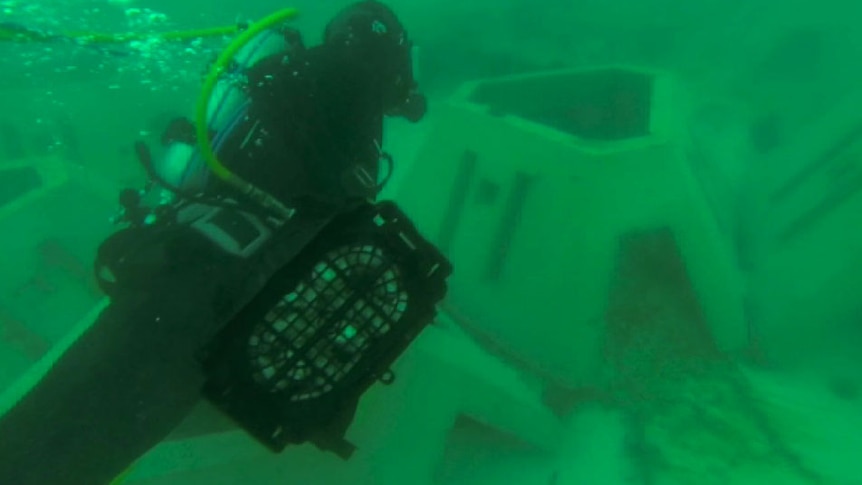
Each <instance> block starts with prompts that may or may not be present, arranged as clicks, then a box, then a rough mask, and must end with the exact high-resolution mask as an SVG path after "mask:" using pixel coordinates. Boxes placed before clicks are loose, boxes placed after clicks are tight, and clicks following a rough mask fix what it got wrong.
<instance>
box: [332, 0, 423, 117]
mask: <svg viewBox="0 0 862 485" xmlns="http://www.w3.org/2000/svg"><path fill="white" fill-rule="evenodd" d="M323 43H324V44H325V45H330V46H337V47H341V48H344V49H347V50H348V51H349V52H350V55H351V56H355V57H356V58H358V59H363V61H364V62H367V63H368V64H369V66H370V67H371V68H372V69H374V70H375V71H376V72H377V74H378V75H379V79H380V82H382V83H384V103H385V106H384V108H385V109H386V111H387V113H388V114H392V115H401V116H405V117H406V118H408V119H411V120H413V121H416V120H418V119H419V118H421V117H422V115H423V114H424V108H425V103H424V97H422V95H420V94H419V93H417V92H416V81H415V80H414V78H413V56H412V49H413V44H412V43H411V42H410V39H409V38H408V36H407V31H406V29H404V26H403V25H402V24H401V21H400V20H399V19H398V17H397V16H396V15H395V13H394V12H393V11H392V9H390V8H389V7H387V6H386V5H384V4H382V3H380V2H378V1H376V0H363V1H360V2H357V3H354V4H352V5H350V6H348V7H346V8H344V9H343V10H342V11H341V12H339V13H338V15H336V16H335V18H333V19H332V20H331V21H330V22H329V24H328V25H327V26H326V30H325V31H324V38H323ZM419 111H421V113H420V112H419Z"/></svg>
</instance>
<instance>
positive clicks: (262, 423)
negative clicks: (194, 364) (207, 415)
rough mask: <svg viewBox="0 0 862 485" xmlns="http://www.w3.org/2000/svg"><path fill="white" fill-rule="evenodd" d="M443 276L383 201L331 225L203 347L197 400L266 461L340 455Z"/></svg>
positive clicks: (436, 260)
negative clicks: (268, 454) (289, 450)
mask: <svg viewBox="0 0 862 485" xmlns="http://www.w3.org/2000/svg"><path fill="white" fill-rule="evenodd" d="M451 272H452V266H451V264H450V263H449V261H448V260H447V259H446V257H445V256H443V254H442V253H441V252H440V251H439V250H438V249H437V248H436V247H434V246H433V245H432V244H431V243H429V242H428V241H427V240H425V239H424V238H423V237H422V236H421V235H420V234H419V232H418V231H417V229H416V227H415V226H414V225H413V223H412V222H411V221H410V220H409V218H408V217H407V216H406V215H405V214H404V213H403V212H401V210H400V209H399V208H398V207H397V206H396V205H395V204H394V203H392V202H381V203H377V204H365V205H363V206H361V207H359V208H358V209H356V210H354V211H351V212H349V213H347V214H343V215H341V216H338V217H336V218H335V219H333V220H332V221H331V222H330V223H329V224H328V225H327V226H326V227H324V228H323V230H322V231H321V232H320V233H319V234H318V236H317V237H316V238H315V239H314V240H313V241H312V242H311V243H310V244H308V245H307V246H306V247H305V248H304V249H303V251H302V252H301V253H300V254H299V255H298V256H297V257H296V258H294V259H293V260H292V261H291V262H290V263H288V264H287V265H286V266H285V267H284V268H282V269H281V270H280V271H278V272H277V273H276V274H275V275H274V276H273V278H272V279H270V281H269V282H268V283H267V285H266V287H265V288H264V289H263V290H262V291H261V292H260V293H259V294H258V295H257V296H256V297H255V298H254V299H253V300H252V301H251V302H250V303H249V304H248V305H247V306H246V307H245V308H244V309H243V310H242V311H241V312H240V313H239V314H238V315H237V316H236V317H235V318H234V319H233V320H232V321H231V322H230V323H229V324H228V325H227V326H226V327H225V328H224V329H223V330H222V331H221V332H220V333H219V334H218V335H217V336H216V337H215V338H214V339H213V341H212V342H211V344H210V345H209V346H208V347H207V348H205V349H204V351H203V352H202V354H201V360H202V363H203V366H204V369H205V372H206V374H207V382H206V383H205V386H204V396H205V397H206V398H207V399H208V400H209V401H210V402H212V403H213V404H214V405H215V406H216V407H218V408H219V409H220V410H221V411H222V412H224V413H225V414H227V415H228V416H230V417H231V418H232V419H233V420H234V421H235V422H237V423H238V424H239V425H240V426H241V427H242V428H244V429H245V430H246V431H247V432H249V433H250V434H251V435H252V436H254V437H255V438H256V439H257V440H258V441H260V442H262V443H263V444H264V445H266V446H267V447H268V448H270V449H271V450H273V451H275V452H280V451H282V450H283V449H284V448H285V447H286V446H287V445H288V444H290V443H303V442H306V441H311V442H313V443H315V444H316V445H318V446H319V447H321V448H323V449H328V450H330V451H334V452H336V453H338V454H339V455H341V456H342V457H343V458H347V457H349V455H350V453H351V452H352V450H353V448H352V445H350V444H349V443H347V442H346V441H344V439H343V435H344V433H345V431H346V429H347V426H348V425H349V424H350V421H352V418H353V414H354V412H355V408H356V405H357V403H358V400H359V398H360V396H361V395H362V394H363V393H364V392H365V391H366V390H367V389H368V387H370V386H371V385H372V384H373V383H374V382H375V381H381V382H384V383H388V382H391V380H392V379H393V378H394V377H393V374H392V372H391V371H390V367H391V365H392V364H393V362H394V361H395V360H396V359H397V358H398V357H399V356H400V355H401V354H402V353H403V352H404V350H405V349H406V348H407V346H408V345H409V344H410V343H411V342H412V341H413V339H414V338H415V337H416V336H417V335H418V334H419V333H420V332H421V331H422V329H423V328H424V327H425V326H427V325H428V324H430V323H431V322H432V320H433V319H434V317H435V315H436V312H437V310H436V305H437V303H439V302H440V300H442V299H443V297H444V296H445V294H446V290H447V285H446V279H447V278H448V276H449V275H450V274H451Z"/></svg>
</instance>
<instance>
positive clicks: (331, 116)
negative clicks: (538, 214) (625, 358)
mask: <svg viewBox="0 0 862 485" xmlns="http://www.w3.org/2000/svg"><path fill="white" fill-rule="evenodd" d="M281 27H282V26H280V25H279V26H273V28H268V29H266V30H265V31H264V30H261V33H260V35H257V36H255V37H254V38H253V39H251V40H250V41H249V42H247V44H246V45H245V46H244V47H243V49H242V50H240V51H238V53H237V54H236V55H235V56H234V59H233V61H234V62H232V64H231V65H230V66H229V67H230V68H229V69H226V70H225V72H221V73H219V84H218V85H217V86H216V88H215V89H214V90H213V92H212V96H211V97H209V98H208V99H210V100H214V101H215V102H213V103H209V105H206V106H207V110H206V119H205V123H204V124H203V128H202V125H201V124H200V122H199V121H200V120H198V124H197V125H196V124H195V122H193V121H192V120H185V119H177V120H175V121H174V122H172V123H170V126H169V127H168V129H167V130H166V131H165V133H164V135H163V137H162V142H163V143H164V144H165V148H166V149H165V153H164V157H162V158H161V159H160V162H156V161H155V158H154V157H153V156H152V155H151V154H150V151H149V148H148V147H146V146H145V145H144V144H143V143H139V144H138V145H137V153H138V155H139V157H140V159H141V162H142V163H143V165H144V167H145V168H146V169H147V171H148V173H149V175H150V179H151V181H150V183H149V184H148V186H147V189H146V190H142V191H134V190H126V191H123V192H122V193H121V196H120V203H121V205H122V206H123V208H124V210H123V212H122V215H123V217H122V218H121V222H123V223H124V225H126V226H127V227H124V228H123V229H121V230H119V231H117V232H116V233H114V234H113V235H111V236H110V237H108V238H107V239H106V240H105V241H104V242H103V243H102V245H101V246H100V248H99V250H98V254H97V258H96V262H95V270H96V276H97V280H98V282H99V283H100V285H101V287H102V289H103V290H104V291H105V293H106V294H107V295H108V297H109V298H110V303H109V304H108V306H107V307H106V308H105V309H104V310H103V311H102V313H101V314H100V315H99V317H98V318H97V319H96V320H95V322H94V323H93V325H92V326H91V327H90V328H89V329H88V330H87V331H86V332H85V333H83V334H82V335H81V337H79V338H78V339H77V340H76V341H75V342H74V344H72V345H71V346H70V347H69V348H68V350H66V352H65V353H64V354H63V355H62V356H61V357H59V359H58V360H57V361H56V362H55V363H54V364H53V366H52V367H51V368H50V370H48V371H47V373H46V374H45V375H44V377H43V378H42V379H41V380H39V382H38V383H37V384H35V385H34V386H33V387H32V388H31V389H30V390H29V392H28V393H26V394H25V395H24V396H23V397H21V398H20V400H18V402H17V403H16V404H15V405H14V406H12V408H11V409H10V410H9V411H8V412H7V413H6V414H4V415H3V416H2V417H0V483H10V484H12V483H14V484H16V485H44V484H51V485H67V484H68V485H84V484H86V485H102V484H107V483H110V482H111V481H112V480H113V479H114V478H115V477H117V476H118V475H120V474H121V473H123V472H124V471H125V470H127V469H129V467H130V466H132V465H133V463H134V462H135V461H136V460H137V459H138V458H139V457H141V456H142V455H144V454H145V453H146V452H147V451H148V450H149V449H151V448H152V447H153V446H155V445H157V444H158V443H159V442H160V441H162V440H163V439H165V438H166V437H167V436H168V435H169V434H170V433H171V431H172V430H173V429H174V428H176V427H177V426H178V425H179V424H180V423H181V422H182V421H183V420H184V419H185V418H186V417H187V416H188V415H189V413H190V412H191V411H192V410H193V408H195V406H197V405H198V404H199V403H200V402H201V401H202V400H207V401H209V402H210V403H211V404H212V405H214V406H215V407H216V408H217V409H219V410H220V411H222V412H223V413H224V414H225V415H227V416H228V417H229V418H231V419H232V420H233V421H234V422H235V423H236V424H237V425H238V426H239V427H240V428H242V429H244V430H245V431H247V432H248V433H249V434H250V435H251V436H253V437H254V438H255V439H256V440H257V441H259V442H260V443H262V444H263V445H264V446H266V447H268V448H269V449H271V450H273V451H275V452H278V451H281V450H282V449H283V448H285V446H287V445H288V444H292V443H303V442H311V443H313V444H315V445H316V446H318V447H319V448H321V449H324V450H328V451H331V452H333V453H335V454H337V455H339V456H341V457H342V458H345V459H346V458H348V457H349V456H350V454H351V452H352V451H353V445H352V444H350V443H348V442H347V441H345V440H344V433H345V431H346V429H347V427H348V426H349V424H350V422H351V421H352V418H353V413H354V412H355V410H356V405H357V403H358V400H359V398H360V396H361V394H362V393H363V392H364V391H365V390H366V389H367V388H368V387H369V386H370V385H372V384H374V383H375V382H382V383H388V382H391V380H392V379H393V378H394V377H393V376H394V375H393V373H392V372H391V371H390V366H391V365H392V363H393V362H394V361H395V359H397V357H398V356H399V355H400V354H401V353H402V352H403V351H404V350H405V349H406V347H407V346H408V345H409V343H410V342H411V341H412V339H413V338H415V337H416V336H417V335H418V333H419V332H420V331H421V329H422V328H423V327H424V326H425V325H427V324H429V323H431V321H432V320H433V318H434V315H435V314H436V304H437V303H438V302H439V301H440V300H441V299H442V298H443V297H444V295H445V292H446V278H447V277H448V276H449V274H450V273H451V270H452V269H451V265H450V264H449V262H448V261H447V260H446V258H445V257H444V256H443V255H442V254H440V252H439V251H437V249H436V248H435V247H434V246H433V245H432V244H430V243H429V242H427V241H426V240H424V239H423V238H422V236H421V235H420V234H419V233H418V231H417V230H416V228H415V227H414V226H413V224H412V223H411V222H410V220H409V218H408V217H407V216H406V215H404V214H403V213H401V212H400V210H399V209H398V208H397V206H396V205H395V204H394V203H391V202H385V201H384V202H377V201H376V197H377V195H378V193H379V191H380V189H381V186H382V182H379V181H378V180H381V179H382V180H383V181H384V182H385V180H386V179H387V178H388V175H389V172H391V170H392V165H393V163H392V158H391V157H389V156H388V155H387V154H385V153H384V152H383V149H382V146H383V121H384V117H386V116H403V117H406V118H408V119H410V120H413V121H418V120H419V119H421V118H422V116H423V115H424V112H425V100H424V98H423V97H422V95H421V94H420V93H419V92H418V91H417V86H416V82H415V80H414V79H413V69H412V60H411V44H410V41H409V39H408V37H407V33H406V31H405V29H404V27H403V26H402V25H401V23H400V21H399V19H398V18H397V17H396V15H395V14H394V13H393V12H392V11H391V10H390V9H389V8H388V7H387V6H385V5H383V4H382V3H379V2H376V1H373V0H365V1H360V2H358V3H355V4H353V5H351V6H348V7H347V8H345V9H344V10H342V11H341V12H340V13H339V14H338V15H336V16H335V17H334V18H333V19H332V21H331V22H330V23H329V24H328V25H327V27H326V30H325V34H324V39H323V42H322V43H321V44H320V45H317V46H313V47H305V45H304V43H303V42H302V39H301V36H299V35H298V33H297V32H296V31H295V30H293V29H290V28H281ZM205 92H206V91H205ZM201 133H204V134H205V135H206V137H205V138H207V139H206V140H201V139H200V137H199V136H197V135H198V134H201ZM196 146H197V147H196ZM206 146H210V147H211V148H212V149H213V152H214V153H215V154H216V155H217V156H218V159H220V160H222V161H224V163H225V165H223V166H222V167H225V166H226V167H229V171H228V170H216V169H213V170H208V169H207V157H206V155H205V154H206V150H205V149H204V148H201V147H206ZM381 161H383V162H385V165H386V167H385V168H386V173H384V174H380V173H379V172H380V171H381V167H380V162H381ZM216 166H217V165H216ZM210 167H211V166H210ZM231 176H233V177H234V178H233V179H232V178H231ZM231 180H233V181H236V180H245V181H248V182H247V183H246V185H244V186H243V185H242V184H236V183H230V182H231ZM237 187H246V188H248V190H246V189H243V190H238V189H237ZM153 194H155V195H153ZM261 194H263V195H261Z"/></svg>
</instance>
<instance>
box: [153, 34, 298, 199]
mask: <svg viewBox="0 0 862 485" xmlns="http://www.w3.org/2000/svg"><path fill="white" fill-rule="evenodd" d="M302 48H303V46H302V39H301V37H300V35H299V33H298V32H297V31H295V30H293V29H291V28H288V27H282V28H271V29H267V30H264V31H263V32H261V33H260V34H258V35H257V36H255V37H254V38H252V40H251V41H250V42H249V43H247V44H245V45H244V46H243V47H242V48H241V49H240V50H239V52H238V53H237V55H236V56H235V57H234V59H233V62H232V63H231V66H229V71H228V74H227V75H226V76H223V77H221V78H220V79H219V81H218V82H217V84H216V85H215V87H214V89H213V91H212V94H211V96H210V102H209V104H208V109H207V125H208V129H209V131H210V133H211V134H212V135H213V136H212V145H213V149H214V151H215V153H216V154H219V152H220V149H221V148H222V144H223V143H224V140H225V139H226V138H227V135H228V134H230V133H231V131H232V130H233V129H234V128H235V127H236V125H238V124H239V123H240V122H241V121H242V120H243V118H244V117H245V116H246V113H247V111H248V106H249V99H248V96H247V94H246V93H245V89H244V79H243V70H245V69H248V68H249V67H251V66H253V65H254V64H255V63H256V62H258V61H260V60H261V59H264V58H266V57H268V56H271V55H275V54H279V53H284V54H285V55H290V53H291V52H293V51H295V50H296V49H302ZM162 143H163V144H165V145H166V152H165V154H164V156H163V157H162V159H161V160H160V161H159V162H158V163H157V164H155V165H154V166H153V169H154V170H155V172H156V174H157V175H158V176H159V177H160V178H161V179H162V181H164V182H166V183H167V184H170V186H171V187H173V188H178V189H180V190H181V191H183V192H191V193H200V192H203V191H204V190H205V189H206V188H207V187H208V186H209V182H210V178H211V177H212V172H211V171H210V169H209V168H208V167H207V165H206V162H205V160H204V159H203V157H202V156H201V153H200V151H199V150H198V149H197V142H196V139H195V137H194V127H193V126H192V125H191V122H190V121H187V120H183V119H180V120H175V121H174V123H172V124H171V125H170V126H169V127H168V129H167V131H166V132H165V134H164V135H163V136H162Z"/></svg>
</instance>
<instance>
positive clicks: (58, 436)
mask: <svg viewBox="0 0 862 485" xmlns="http://www.w3.org/2000/svg"><path fill="white" fill-rule="evenodd" d="M359 61H360V60H359V59H351V58H349V57H346V56H344V55H341V54H340V53H339V51H337V50H333V49H331V48H328V47H316V48H311V49H309V50H307V51H303V52H300V53H297V54H295V55H294V56H293V57H292V58H291V59H290V62H288V63H287V64H285V63H284V62H283V56H276V57H272V58H270V59H266V60H264V61H262V62H261V63H260V64H259V65H258V66H257V67H256V68H254V69H253V71H252V73H251V76H250V82H251V93H252V99H253V101H254V103H253V106H252V107H251V111H250V113H249V118H248V120H247V121H246V122H245V123H244V124H243V125H242V126H240V127H239V128H238V129H237V130H236V132H235V134H234V135H233V136H232V137H231V139H230V140H229V142H228V143H227V145H226V146H227V148H226V149H225V151H224V152H223V155H222V157H223V159H224V161H225V162H227V163H228V164H229V165H230V166H231V167H232V168H233V169H234V170H236V171H237V172H238V173H240V174H241V175H243V176H244V177H245V178H247V179H248V180H251V181H253V182H254V183H256V184H259V185H260V186H262V187H263V188H265V189H266V190H268V191H270V192H271V193H272V194H273V195H275V196H277V197H280V198H283V199H286V200H287V201H288V202H290V201H292V200H300V199H303V198H309V197H311V198H315V199H318V200H320V199H322V200H324V201H327V202H334V203H341V202H343V201H345V200H349V199H352V198H357V197H367V196H368V195H370V194H369V193H362V191H361V190H360V191H358V192H357V191H353V190H350V189H347V188H345V187H346V186H345V185H344V184H342V182H343V181H344V180H345V176H346V175H345V174H346V173H347V172H349V171H350V169H351V168H352V167H353V166H355V165H357V164H361V165H363V166H365V167H366V168H367V169H368V170H369V171H371V172H372V173H373V174H376V172H377V160H378V148H377V147H378V144H379V143H382V140H381V138H382V128H383V125H382V123H383V115H384V113H383V112H382V103H381V102H380V93H379V92H378V88H377V87H376V86H375V84H374V79H373V73H372V72H369V71H368V70H367V69H366V68H364V67H363V66H362V65H361V64H360V62H359ZM255 125H257V126H256V127H255V129H254V132H253V133H252V135H251V136H250V137H249V136H248V134H249V132H250V131H251V130H252V127H254V126H255ZM247 138H248V143H246V144H245V145H243V141H245V140H246V139H247ZM323 219H325V218H320V217H314V218H306V219H303V217H302V214H301V211H300V216H299V218H298V219H297V221H295V223H291V224H289V226H290V227H287V228H286V229H285V231H286V233H284V234H278V235H277V237H276V238H275V240H274V241H273V244H270V246H269V247H268V248H267V249H266V250H264V251H263V252H264V253H267V254H264V255H263V256H260V257H255V258H254V260H253V261H247V260H238V259H237V258H233V257H230V256H226V255H223V254H220V253H219V251H218V249H216V248H215V247H214V246H213V245H211V244H209V242H208V241H206V240H203V239H202V238H201V237H199V236H198V235H196V234H194V233H191V231H188V230H185V232H184V229H183V228H179V229H177V230H175V231H174V232H170V231H168V232H167V233H166V234H165V235H164V236H160V237H161V239H160V240H159V242H157V243H155V244H157V245H164V248H162V249H163V250H164V251H163V253H164V256H163V258H164V259H163V260H161V261H155V262H154V264H155V265H159V264H161V265H163V266H164V268H159V270H160V271H156V272H155V273H156V274H157V276H156V277H155V278H156V279H155V280H154V281H153V283H152V284H151V285H149V286H148V288H145V289H143V290H139V291H129V292H128V294H126V295H124V296H121V297H118V298H115V299H114V300H113V301H112V303H111V305H110V306H109V307H108V309H107V310H105V312H104V313H103V314H102V315H101V316H100V318H99V319H98V321H97V322H96V323H95V325H93V326H92V327H91V328H90V330H89V331H88V332H87V333H86V334H85V335H83V336H82V337H81V338H80V339H79V340H78V341H77V342H76V343H75V344H74V345H73V346H72V348H71V349H70V350H69V351H68V352H67V353H66V354H65V355H64V356H63V357H62V358H61V359H60V360H59V361H58V362H57V364H56V365H55V366H54V367H53V369H52V370H51V371H50V372H49V373H48V375H47V376H46V377H45V378H44V379H43V380H42V381H41V382H40V383H39V384H38V385H37V386H36V387H35V388H34V389H33V390H32V391H31V392H30V393H29V394H28V395H27V396H26V397H25V398H24V399H23V400H22V401H21V402H19V403H18V405H17V406H16V407H14V408H13V409H12V410H11V411H10V412H9V413H8V414H6V415H5V416H3V417H2V418H0V483H1V484H10V485H11V484H14V485H49V484H50V485H102V484H106V483H108V482H109V481H110V480H111V479H112V478H113V477H115V476H116V475H117V474H119V473H121V472H122V471H123V470H124V469H126V468H127V467H128V466H129V465H130V464H131V463H132V462H133V461H134V460H135V459H137V458H139V457H140V456H141V455H142V454H144V453H145V452H146V451H147V450H148V449H150V448H151V447H153V446H155V445H156V444H157V443H158V442H159V441H161V440H162V439H164V438H165V437H166V436H167V435H168V434H169V433H170V432H171V430H172V429H173V428H174V427H175V426H177V425H178V424H179V423H180V422H181V421H182V420H183V419H184V418H185V417H186V416H187V414H188V413H189V412H190V410H191V409H192V408H193V407H194V406H195V405H196V404H197V403H198V402H199V400H200V388H201V385H202V383H203V381H204V376H203V375H202V372H201V370H200V366H199V365H198V363H197V361H196V360H195V353H196V352H197V351H198V349H200V348H201V346H203V345H204V344H206V343H207V342H208V341H209V339H211V338H212V336H213V335H214V333H215V332H216V331H217V330H218V329H219V326H220V325H222V324H223V323H224V321H223V320H224V319H225V314H226V313H227V314H228V316H229V314H230V312H231V311H232V309H235V308H236V307H237V306H238V305H241V304H243V301H244V300H245V299H247V298H248V295H247V294H246V293H247V291H248V290H249V289H254V288H256V287H259V286H260V285H261V280H262V279H265V277H266V273H267V272H271V271H273V270H274V269H275V268H273V266H274V265H278V264H283V262H284V260H285V259H289V258H291V257H292V254H293V253H295V252H296V248H297V247H299V246H301V244H302V241H303V240H305V239H308V238H310V237H312V235H313V234H314V232H315V231H316V229H317V228H319V227H320V226H321V224H322V223H323ZM159 247H160V248H161V246H159ZM160 250H161V249H160ZM154 253H155V254H162V253H161V252H158V251H156V252H154ZM160 257H161V256H160ZM256 285H257V286H256ZM244 292H245V293H244Z"/></svg>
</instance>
